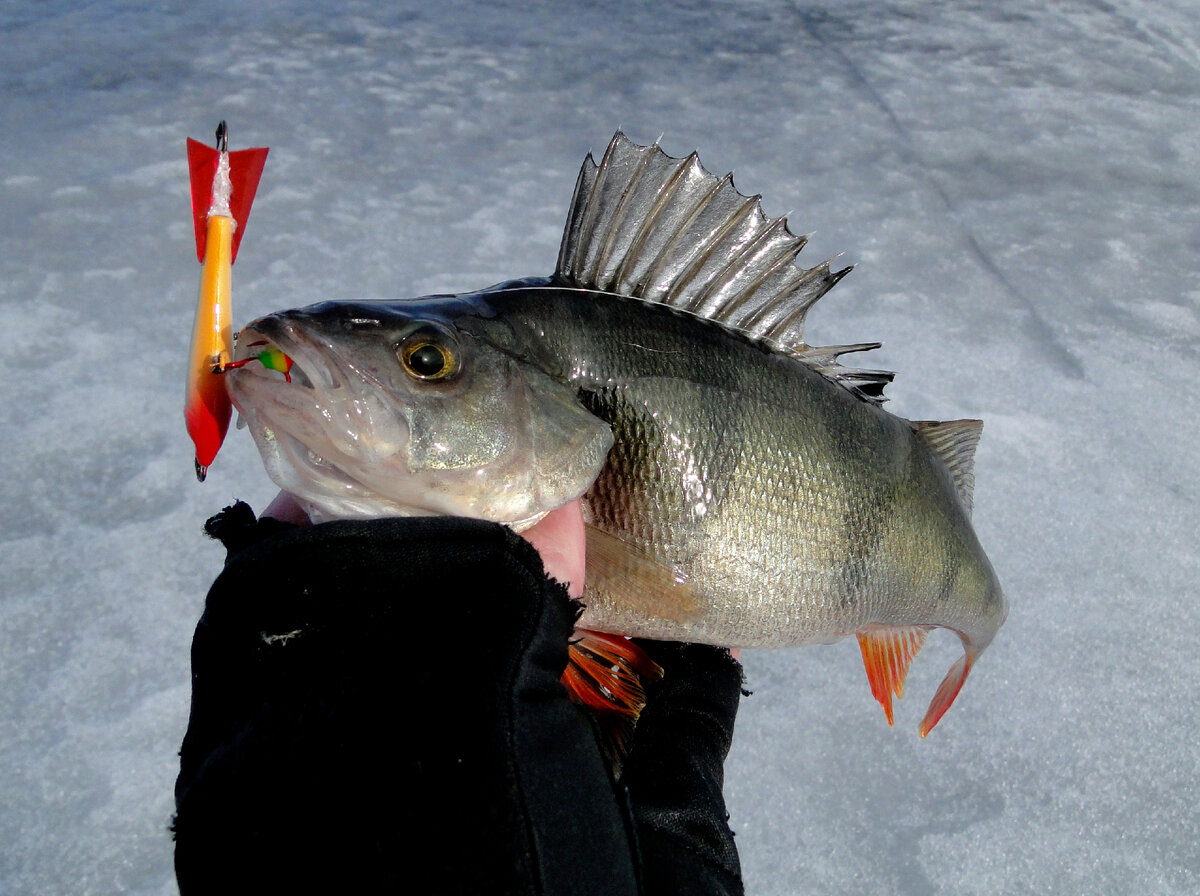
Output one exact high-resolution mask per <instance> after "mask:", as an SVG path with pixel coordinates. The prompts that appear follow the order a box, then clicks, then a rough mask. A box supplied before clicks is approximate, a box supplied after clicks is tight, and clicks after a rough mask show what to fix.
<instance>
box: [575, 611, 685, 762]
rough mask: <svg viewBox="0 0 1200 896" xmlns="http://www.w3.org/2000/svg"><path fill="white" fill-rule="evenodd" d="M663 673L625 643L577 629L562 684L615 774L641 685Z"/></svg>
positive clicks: (639, 704) (642, 697)
mask: <svg viewBox="0 0 1200 896" xmlns="http://www.w3.org/2000/svg"><path fill="white" fill-rule="evenodd" d="M662 674H663V670H662V668H661V667H660V666H659V665H658V664H657V663H656V662H654V660H652V659H650V657H648V656H647V655H646V654H645V652H644V651H643V650H642V649H641V648H640V647H638V646H637V645H636V644H634V643H633V642H632V641H630V640H629V639H628V638H623V637H621V636H620V635H609V634H605V633H603V632H593V631H589V630H587V629H576V631H575V635H574V637H573V638H572V640H571V644H570V647H569V648H568V651H567V668H566V669H565V670H564V671H563V674H562V683H563V686H564V687H565V688H566V689H567V693H568V695H570V697H571V699H572V700H574V701H575V702H576V703H579V704H582V705H583V706H586V707H587V708H588V709H589V710H591V711H592V713H593V714H594V715H595V717H596V721H597V723H598V724H599V727H600V733H601V735H602V737H603V739H604V741H605V744H604V746H605V748H606V749H607V750H608V752H609V758H610V760H611V761H612V763H613V767H614V769H619V768H620V765H621V760H622V759H623V757H624V755H625V753H626V751H627V750H628V749H629V738H630V736H631V735H632V734H633V728H634V725H636V724H637V719H638V715H640V714H641V711H642V708H643V707H645V705H646V692H645V689H644V687H643V684H644V683H645V682H655V681H658V680H659V679H661V678H662Z"/></svg>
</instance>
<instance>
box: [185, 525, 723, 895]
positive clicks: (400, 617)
mask: <svg viewBox="0 0 1200 896" xmlns="http://www.w3.org/2000/svg"><path fill="white" fill-rule="evenodd" d="M210 524H211V531H212V532H213V534H214V535H216V537H219V538H221V539H222V540H223V541H224V542H225V543H226V545H227V546H228V547H229V548H230V557H229V559H228V561H227V563H226V568H225V571H224V572H223V573H222V574H221V575H220V576H219V577H218V579H217V581H216V582H215V583H214V585H213V587H212V590H211V591H210V592H209V596H208V604H207V607H206V610H205V613H204V616H203V617H202V618H201V620H200V624H199V625H198V627H197V630H196V637H195V641H194V643H193V647H192V666H193V682H192V684H193V696H192V717H191V722H190V725H189V728H188V732H187V735H186V737H185V738H184V742H183V749H182V751H181V771H180V775H179V779H178V782H177V784H176V805H177V815H176V820H175V833H176V856H175V861H176V874H177V878H178V881H179V886H180V891H181V893H182V894H183V896H190V894H193V893H218V892H219V893H236V892H243V891H246V892H249V891H253V892H256V893H264V892H266V893H269V892H288V893H297V892H317V891H321V892H341V891H345V892H351V891H352V892H382V891H404V892H408V891H415V892H422V893H425V892H435V893H436V892H447V893H466V892H480V893H545V894H557V893H596V894H609V893H611V894H617V893H620V894H626V893H636V892H646V893H666V892H680V893H685V892H686V893H725V892H740V881H739V878H738V871H737V856H736V852H735V850H734V849H733V845H732V837H731V835H730V833H729V831H728V827H727V826H726V825H725V814H724V804H723V801H722V800H721V796H720V784H721V762H722V760H723V758H724V755H725V752H726V751H727V749H728V745H729V737H730V734H731V732H732V726H733V713H734V711H735V710H736V704H737V692H738V688H739V687H740V681H741V679H740V672H739V670H738V667H737V666H736V664H735V663H733V661H732V660H730V659H729V658H728V655H727V654H724V652H723V651H716V650H714V649H711V648H684V647H681V646H678V645H647V646H649V647H650V648H651V650H652V651H656V652H657V651H658V650H659V649H660V648H661V650H662V651H664V652H665V653H664V654H663V655H661V656H657V658H658V660H659V662H660V664H662V665H663V666H664V667H665V668H666V670H667V675H668V678H667V679H666V680H665V681H664V683H663V684H662V685H661V687H660V688H659V691H658V693H656V694H653V695H652V697H651V703H650V704H649V705H648V706H647V709H646V711H645V713H644V716H643V719H644V723H643V726H642V728H640V729H639V731H638V732H637V733H636V734H635V739H634V743H633V746H632V749H631V753H630V757H629V762H628V764H627V766H626V769H627V770H626V773H625V777H624V779H623V781H622V783H621V784H616V783H614V782H613V781H612V780H611V777H610V775H609V773H608V770H607V763H606V762H605V759H604V758H603V757H602V756H601V754H600V752H599V750H598V748H597V745H596V742H595V738H594V734H593V728H592V724H591V721H590V719H589V717H588V716H587V715H586V714H585V712H584V711H583V710H582V709H581V708H580V707H578V706H576V705H575V704H573V703H571V702H570V701H569V700H567V698H566V696H565V692H564V691H563V689H562V687H561V686H560V685H559V683H558V678H559V676H560V675H561V673H562V670H563V668H564V666H565V663H566V645H567V640H568V638H569V636H570V633H571V630H572V626H573V622H574V618H575V610H576V605H574V604H572V602H571V601H570V600H569V599H568V598H567V596H566V593H565V591H564V590H563V589H562V588H561V586H559V585H557V584H555V583H553V582H551V581H550V580H548V579H547V578H546V577H545V575H544V574H543V573H542V569H541V562H540V559H539V558H538V557H537V554H536V552H535V551H533V550H532V548H530V547H529V545H528V544H527V543H526V542H525V541H524V540H523V539H521V538H520V537H519V536H516V535H514V534H513V533H512V532H510V531H509V530H507V529H505V528H503V527H501V526H496V525H492V524H488V523H482V522H477V521H470V520H461V519H446V518H426V519H410V520H375V521H369V522H339V523H328V524H324V525H319V526H311V527H303V528H294V527H290V526H287V525H286V524H281V523H277V522H275V521H272V520H264V521H261V522H258V523H256V522H255V521H254V519H253V515H252V514H251V513H250V511H249V508H246V507H245V505H238V506H236V507H234V508H230V509H229V510H228V511H227V512H226V513H224V514H222V515H220V516H218V517H216V518H214V520H213V521H210ZM673 651H674V653H673ZM722 657H723V659H722ZM676 667H678V671H679V672H680V674H679V675H678V678H673V671H676ZM697 670H698V675H699V677H698V678H696V679H695V680H692V678H691V676H692V675H693V673H696V672H697ZM706 670H707V671H706ZM706 677H707V680H708V684H705V680H706ZM710 688H717V689H721V688H723V689H724V690H723V692H722V695H720V696H718V695H714V694H713V693H711V691H710ZM676 701H678V706H677V707H676ZM672 707H675V708H672ZM626 787H628V790H626ZM639 844H640V847H641V848H640V851H639ZM643 876H644V880H645V888H644V889H643V888H642V885H641V881H642V878H643ZM660 881H661V883H662V885H661V886H660Z"/></svg>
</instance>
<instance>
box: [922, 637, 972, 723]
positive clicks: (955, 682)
mask: <svg viewBox="0 0 1200 896" xmlns="http://www.w3.org/2000/svg"><path fill="white" fill-rule="evenodd" d="M974 663H975V654H974V653H972V652H971V650H970V649H967V651H966V652H965V653H964V654H963V655H962V658H961V659H960V660H959V661H958V662H957V663H955V664H954V665H953V666H951V667H950V671H949V672H947V673H946V677H945V678H943V679H942V683H941V684H940V685H939V686H938V689H937V693H936V694H934V695H933V700H931V701H930V703H929V709H928V710H926V712H925V718H924V719H923V720H922V721H921V727H920V728H919V729H917V730H918V731H919V732H920V734H921V737H925V736H926V735H927V734H929V732H930V731H932V730H933V726H934V725H936V724H937V723H938V720H939V719H940V718H941V717H942V716H943V715H945V713H946V710H948V709H949V708H950V704H951V703H953V702H954V698H955V697H957V696H958V692H959V691H961V690H962V686H963V682H964V681H966V680H967V675H968V674H969V673H970V671H971V666H972V665H974Z"/></svg>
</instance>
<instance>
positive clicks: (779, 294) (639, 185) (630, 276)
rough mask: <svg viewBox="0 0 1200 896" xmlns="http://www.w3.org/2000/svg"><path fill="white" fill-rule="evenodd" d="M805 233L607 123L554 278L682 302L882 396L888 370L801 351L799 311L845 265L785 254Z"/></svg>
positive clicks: (865, 393) (582, 181) (729, 183)
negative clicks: (803, 263)
mask: <svg viewBox="0 0 1200 896" xmlns="http://www.w3.org/2000/svg"><path fill="white" fill-rule="evenodd" d="M806 242H807V237H798V236H796V235H795V234H793V233H792V232H791V230H790V229H789V228H788V225H787V219H786V218H783V217H781V218H776V219H774V220H771V219H768V218H767V217H766V215H765V214H763V211H762V205H761V201H760V198H759V197H758V196H745V195H743V194H742V193H740V192H739V191H738V190H737V188H736V187H735V186H734V185H733V178H732V175H725V176H724V177H717V176H716V175H713V174H711V173H710V172H708V171H707V170H705V168H704V166H703V165H701V164H700V160H699V158H698V157H697V155H696V154H695V153H692V154H691V155H689V156H687V157H685V158H683V159H674V158H671V157H670V156H668V155H667V154H666V153H664V152H663V151H662V149H661V148H660V147H659V146H658V144H657V143H654V144H651V145H650V146H638V145H636V144H634V143H632V142H631V141H630V140H629V139H628V138H627V137H625V135H624V134H622V133H621V132H619V131H618V132H617V134H616V136H614V137H613V140H612V142H611V143H610V144H609V145H608V148H607V149H606V150H605V152H604V155H603V157H602V159H601V161H600V163H599V164H598V165H597V163H596V162H595V159H594V157H593V156H592V155H591V154H589V155H588V157H587V159H586V160H585V161H584V164H583V168H582V169H581V171H580V174H579V178H578V180H577V181H576V188H575V196H574V199H573V200H572V204H571V212H570V214H569V216H568V220H567V228H566V231H565V233H564V235H563V242H562V245H561V247H560V249H559V258H558V268H557V270H556V271H555V280H556V281H557V282H558V283H560V284H563V285H568V286H573V287H578V288H580V289H584V290H599V291H603V292H615V293H617V294H620V295H625V296H629V297H631V298H636V299H642V300H643V301H647V302H653V303H657V304H665V305H669V306H671V307H673V308H676V309H678V310H681V311H687V312H690V313H692V314H695V315H697V316H699V317H703V318H705V319H707V320H711V321H713V322H714V323H717V324H720V325H722V326H725V327H727V328H729V329H732V330H737V331H739V332H740V333H742V334H743V335H745V336H746V337H747V338H750V339H753V340H759V341H762V342H765V343H768V344H770V345H771V346H773V347H775V348H776V349H778V350H779V351H782V352H784V353H787V354H790V355H791V356H793V357H794V358H796V359H798V360H800V361H801V362H803V363H806V364H808V365H809V366H811V367H813V368H814V369H815V370H817V371H818V372H819V373H821V374H822V375H823V376H825V377H826V378H828V379H830V380H831V381H833V382H835V383H838V384H840V385H842V386H844V387H845V388H847V389H848V390H849V391H851V392H853V393H854V394H856V395H858V396H859V397H860V398H862V399H863V400H865V401H869V402H873V403H878V402H881V401H883V400H884V399H883V396H882V386H883V384H885V383H887V382H889V381H890V379H891V374H888V373H886V372H884V371H855V370H849V369H845V368H841V367H840V365H838V364H837V362H836V360H833V361H830V362H829V363H825V364H816V363H813V362H812V360H811V359H810V358H811V356H810V354H809V352H810V349H811V347H810V346H808V345H807V344H806V343H805V342H804V338H803V337H804V323H805V319H806V317H807V314H808V311H809V309H810V308H811V307H812V306H813V304H814V303H816V302H817V301H818V300H819V299H820V298H821V297H822V296H823V295H825V293H827V292H828V291H829V290H830V289H831V288H832V287H833V286H834V284H836V283H837V282H838V281H839V280H840V279H841V278H842V277H844V276H845V275H846V274H847V273H848V272H849V271H850V268H849V267H847V268H844V269H843V270H840V271H837V272H832V271H831V269H830V265H829V262H821V263H820V264H818V265H816V266H814V267H813V268H810V269H807V270H806V269H804V268H802V267H799V266H795V261H796V258H797V256H798V255H799V253H800V251H801V250H802V249H803V248H804V245H805V243H806ZM834 357H835V358H836V356H834Z"/></svg>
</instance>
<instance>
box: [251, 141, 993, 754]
mask: <svg viewBox="0 0 1200 896" xmlns="http://www.w3.org/2000/svg"><path fill="white" fill-rule="evenodd" d="M803 245H804V239H803V238H802V237H797V236H794V235H793V234H791V232H790V231H789V230H788V227H787V222H786V221H784V220H783V219H776V220H769V219H767V218H766V217H765V216H764V215H763V214H762V211H761V208H760V206H759V203H758V200H757V198H748V197H745V196H743V195H742V194H740V193H738V192H737V191H736V190H735V189H734V187H733V184H732V180H731V179H730V178H729V177H725V178H718V177H715V176H714V175H711V174H709V173H708V172H707V171H705V170H704V169H703V167H702V166H701V165H700V163H699V161H698V159H697V158H696V157H695V156H694V155H693V156H690V157H688V158H687V159H682V160H680V159H671V158H670V157H668V156H666V155H665V154H664V153H663V152H662V151H661V150H660V149H658V147H657V146H649V147H646V146H636V145H634V144H633V143H631V142H630V141H629V140H628V139H626V138H625V137H624V135H621V134H618V135H617V136H616V137H615V138H614V139H613V142H612V143H611V144H610V145H609V148H608V150H607V151H606V152H605V154H604V157H603V159H602V160H601V161H600V162H599V163H596V162H595V161H594V160H593V159H592V158H591V157H590V156H589V158H588V159H587V160H586V161H585V162H584V166H583V168H582V170H581V172H580V176H579V179H578V181H577V184H576V190H575V196H574V199H573V201H572V205H571V210H570V213H569V214H568V223H567V228H566V232H565V234H564V237H563V244H562V247H561V249H560V252H559V264H558V268H557V270H556V271H555V273H554V275H553V276H552V277H550V278H542V279H538V278H527V279H523V280H516V281H511V282H508V283H503V284H499V285H497V286H494V287H491V288H489V289H485V290H481V291H479V292H474V293H467V294H463V295H459V296H432V297H426V298H418V299H411V300H406V301H397V302H328V303H324V304H321V305H316V306H311V307H309V308H304V309H298V310H295V311H285V312H279V313H277V314H274V315H269V316H267V317H265V318H262V319H260V320H258V321H255V322H254V323H252V324H251V325H250V326H249V327H247V328H246V330H244V331H243V334H242V338H241V340H240V343H239V344H246V345H255V346H260V347H261V346H264V345H266V346H268V348H267V349H264V351H277V352H281V353H282V355H283V356H284V357H286V358H287V359H288V360H290V361H291V362H293V365H294V366H293V367H292V373H293V377H292V382H290V383H283V382H281V381H280V380H279V378H278V377H277V376H274V375H272V374H271V373H270V372H269V371H267V370H265V369H262V368H263V367H264V366H265V365H262V364H260V365H255V364H249V363H245V364H242V363H240V362H239V366H238V367H237V368H236V369H233V370H231V372H230V373H229V374H228V377H229V380H228V382H229V387H230V394H231V396H232V398H233V401H234V403H235V404H236V405H237V406H238V408H239V410H241V412H242V414H243V416H244V417H245V418H246V420H247V423H248V425H249V428H250V430H251V433H252V434H253V435H254V438H255V441H256V442H257V444H258V446H259V449H260V451H261V452H262V454H263V457H264V461H265V462H266V466H267V469H268V471H269V472H270V473H271V475H272V477H273V478H274V479H275V480H276V482H277V483H278V484H279V485H280V487H281V488H283V489H284V490H285V491H288V492H291V493H292V494H293V495H294V496H295V497H296V499H297V500H298V501H299V503H300V504H301V506H302V507H304V508H305V509H306V510H307V511H308V512H309V514H310V516H312V517H313V518H314V519H315V520H321V519H337V518H344V517H363V516H367V517H369V516H390V515H417V514H425V513H443V514H444V513H449V514H457V515H462V516H475V517H480V518H483V519H490V520H494V521H496V522H501V523H506V524H508V525H511V526H513V527H514V528H516V529H518V530H521V529H524V528H527V527H529V526H531V525H533V524H534V523H535V522H536V521H537V520H539V519H541V518H542V517H543V516H545V515H546V514H547V513H549V512H551V511H553V510H556V509H558V508H560V507H563V506H565V505H566V504H569V503H571V502H572V501H575V500H577V499H581V500H582V504H583V508H584V515H585V521H586V522H587V524H588V526H587V551H588V555H587V574H586V580H585V583H584V595H583V599H584V603H585V605H586V606H585V610H584V612H583V615H582V617H581V620H580V625H581V626H583V627H584V628H586V629H591V630H598V631H603V632H609V633H613V634H616V635H628V636H639V637H649V638H664V639H671V640H686V641H698V642H705V643H711V644H718V645H724V646H743V647H778V646H795V645H802V644H808V643H814V642H827V641H831V640H836V639H838V638H841V637H845V636H848V635H851V634H854V635H857V637H858V641H859V644H860V647H861V649H862V652H863V660H864V665H865V668H866V670H867V675H868V678H869V680H870V683H871V690H872V693H873V694H874V695H875V697H876V698H877V699H878V700H879V701H880V703H881V704H882V705H883V707H884V710H885V712H886V714H887V716H888V719H889V721H891V718H892V706H891V700H892V697H893V696H898V695H899V694H900V693H901V692H902V690H903V681H904V676H905V673H906V670H907V667H908V664H909V663H910V662H911V660H912V659H913V657H914V656H915V654H916V652H917V650H918V649H919V647H920V644H921V641H922V640H923V638H924V635H925V632H926V631H927V630H929V629H931V628H935V627H944V628H948V629H951V630H952V631H954V632H956V633H957V634H958V635H959V636H960V638H961V640H962V642H963V647H964V653H963V656H962V658H961V659H960V660H959V661H958V663H956V664H955V666H954V667H953V668H952V669H951V670H950V672H949V673H948V674H947V676H946V678H945V680H944V681H943V683H942V685H941V687H939V689H938V692H937V694H936V695H935V697H934V699H933V701H932V703H931V704H930V708H929V710H928V712H927V713H926V716H925V719H924V721H923V722H922V725H921V729H920V730H921V733H922V735H924V734H927V733H928V732H929V730H930V729H931V728H932V727H933V725H935V724H936V723H937V721H938V719H940V718H941V716H942V714H943V713H944V712H945V711H946V709H947V708H948V707H949V705H950V703H951V702H952V701H953V700H954V698H955V696H956V695H957V693H958V691H959V689H960V688H961V687H962V684H963V682H964V681H965V679H966V677H967V674H968V672H969V671H970V669H971V668H972V666H973V665H974V663H975V660H976V659H977V658H978V656H979V655H980V653H981V652H982V651H983V650H984V649H985V648H986V647H987V645H988V644H989V643H990V642H991V640H992V639H993V637H994V636H995V634H996V632H997V630H998V629H999V628H1000V626H1001V625H1002V624H1003V622H1004V619H1005V617H1006V615H1007V612H1008V605H1007V601H1006V599H1005V597H1004V594H1003V592H1002V590H1001V588H1000V585H999V582H998V580H997V578H996V575H995V572H994V571H993V570H992V567H991V565H990V563H989V562H988V559H987V556H986V555H985V554H984V552H983V549H982V548H981V547H980V545H979V542H978V540H977V539H976V537H975V533H974V530H973V528H972V526H971V522H970V511H971V497H972V496H971V491H972V486H973V482H974V470H973V454H974V449H975V445H976V443H977V441H978V438H979V427H980V424H979V423H978V421H971V420H961V421H949V422H942V423H932V422H915V423H914V422H911V421H908V420H905V419H903V418H901V417H898V416H895V415H893V414H891V413H888V412H887V411H886V410H884V408H883V406H882V405H883V397H882V389H883V387H884V386H885V385H886V383H888V382H889V381H890V380H891V378H892V375H891V373H889V372H887V371H879V370H869V369H858V368H851V367H846V366H843V365H842V364H841V363H839V358H840V357H841V356H843V355H846V354H848V353H851V352H859V351H863V350H866V349H870V348H873V347H875V344H874V343H857V344H852V345H835V346H810V345H808V344H807V343H806V342H805V341H804V339H803V329H804V322H805V318H806V315H807V312H808V310H809V309H810V308H811V307H812V305H813V303H814V302H815V301H817V299H819V298H820V296H821V295H823V294H824V293H825V292H826V291H827V290H828V289H829V288H831V287H832V286H833V285H834V284H835V283H836V282H837V281H838V280H839V279H840V278H841V277H842V276H844V275H845V273H846V271H845V270H842V271H836V272H835V271H832V270H831V268H830V266H829V264H828V262H821V263H819V264H817V265H815V266H814V267H812V268H808V269H805V268H800V267H797V266H796V265H795V264H794V259H795V258H796V256H797V254H798V253H799V252H800V250H801V249H802V248H803ZM331 383H332V384H334V385H333V386H328V385H322V384H331ZM367 411H369V413H366V412H367ZM348 428H349V431H348ZM314 458H316V459H317V460H314ZM581 677H582V676H581Z"/></svg>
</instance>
